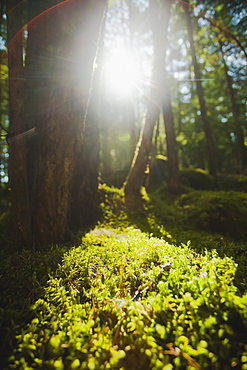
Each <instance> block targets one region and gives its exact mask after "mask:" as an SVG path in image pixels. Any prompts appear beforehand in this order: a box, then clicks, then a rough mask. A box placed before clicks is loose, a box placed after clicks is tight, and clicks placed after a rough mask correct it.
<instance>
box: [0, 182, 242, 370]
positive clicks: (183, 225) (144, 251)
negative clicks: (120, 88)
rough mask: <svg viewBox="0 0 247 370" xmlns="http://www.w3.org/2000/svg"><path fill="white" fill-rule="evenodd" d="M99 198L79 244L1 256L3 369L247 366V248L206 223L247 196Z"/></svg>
mask: <svg viewBox="0 0 247 370" xmlns="http://www.w3.org/2000/svg"><path fill="white" fill-rule="evenodd" d="M101 194H102V210H103V215H104V219H103V220H102V223H101V224H99V225H98V227H97V228H96V229H94V230H92V231H91V232H89V233H87V234H86V235H85V236H83V237H82V239H81V243H80V245H79V246H77V247H63V248H62V247H51V248H50V249H49V248H48V249H46V250H44V251H43V252H41V251H40V252H36V253H35V254H33V253H32V252H31V251H22V252H19V253H13V254H9V255H7V256H4V254H3V252H2V257H3V260H2V261H1V263H0V267H1V274H0V279H1V285H2V287H3V289H2V292H1V295H0V298H1V307H2V308H1V309H0V328H1V334H2V335H1V337H2V340H3V344H1V350H2V351H1V352H2V355H1V356H2V357H1V365H2V369H5V370H7V369H20V370H32V369H40V370H43V369H47V370H49V369H57V370H67V369H68V370H69V369H78V370H79V369H81V370H84V369H85V370H100V369H106V370H107V369H109V370H149V369H150V370H171V369H188V370H192V369H201V370H205V369H210V370H211V369H213V370H214V369H215V370H218V369H220V370H222V369H223V370H224V369H225V370H228V369H231V368H233V369H239V370H240V369H241V370H244V369H247V330H246V329H247V294H246V263H245V260H246V258H245V257H246V244H245V242H244V240H241V238H239V239H238V238H236V239H234V238H231V237H229V235H227V234H225V233H224V230H223V229H222V230H220V231H219V232H217V231H216V232H212V231H210V230H209V231H208V230H207V228H206V227H203V225H202V224H201V223H200V222H199V220H198V219H199V218H200V219H201V220H203V222H204V224H205V222H208V221H207V220H208V219H209V218H210V214H212V216H213V217H216V215H215V214H214V212H216V211H217V209H218V208H219V209H220V210H222V209H224V210H225V212H228V211H227V210H230V216H231V217H233V219H234V217H235V211H236V214H238V217H240V216H241V217H242V218H244V215H245V213H244V212H245V210H244V208H245V207H244V204H245V203H244V202H245V200H246V198H245V195H243V194H239V195H238V196H237V197H236V198H235V200H234V199H233V198H234V197H233V194H229V193H226V194H225V193H223V192H208V191H206V192H200V191H199V192H198V191H191V189H186V188H185V189H184V192H183V194H180V195H176V196H175V195H172V194H169V193H168V192H167V190H166V189H165V188H164V187H162V188H160V189H157V190H156V191H155V192H153V193H151V194H148V193H147V192H146V191H145V189H142V200H141V201H138V203H136V204H135V205H134V206H133V207H131V208H129V209H128V208H127V207H126V205H125V203H124V195H123V191H122V190H121V189H115V188H109V187H108V186H106V185H102V187H101ZM234 202H235V203H234ZM217 207H218V208H217ZM212 209H213V213H212ZM239 210H241V212H242V213H241V212H240V216H239ZM227 214H228V213H227ZM217 217H218V216H217ZM224 217H225V213H223V216H222V220H220V221H221V222H223V223H224V222H225V218H224ZM236 217H237V216H236ZM218 218H219V217H218ZM228 221H229V219H227V222H228ZM244 222H245V221H243V225H244ZM144 231H145V232H144ZM188 240H190V241H188ZM187 241H188V242H187Z"/></svg>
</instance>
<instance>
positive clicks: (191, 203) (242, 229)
mask: <svg viewBox="0 0 247 370" xmlns="http://www.w3.org/2000/svg"><path fill="white" fill-rule="evenodd" d="M178 205H179V206H180V207H181V211H182V213H183V215H184V217H185V218H186V219H187V223H189V224H190V223H191V224H193V225H194V227H195V228H197V229H199V230H207V231H208V232H213V233H221V234H223V235H225V236H229V237H232V238H235V239H237V240H242V239H245V238H246V237H247V194H241V193H237V192H224V191H220V192H213V191H208V192H203V191H197V192H190V193H188V194H184V195H182V196H181V197H180V199H179V201H178Z"/></svg>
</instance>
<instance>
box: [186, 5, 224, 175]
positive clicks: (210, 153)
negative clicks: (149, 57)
mask: <svg viewBox="0 0 247 370" xmlns="http://www.w3.org/2000/svg"><path fill="white" fill-rule="evenodd" d="M182 5H183V7H184V12H185V19H186V25H187V32H188V39H189V43H190V52H191V58H192V64H193V68H194V76H195V80H196V91H197V95H198V99H199V104H200V111H201V119H202V122H203V128H204V133H205V139H206V151H207V162H208V168H209V173H210V174H211V175H212V176H214V177H216V175H217V165H216V157H215V148H214V143H213V135H212V129H211V124H210V121H209V118H208V112H207V105H206V101H205V97H204V91H203V87H202V83H201V72H200V67H199V64H198V62H197V58H196V51H195V46H194V39H193V29H192V23H191V13H190V8H189V5H188V4H182Z"/></svg>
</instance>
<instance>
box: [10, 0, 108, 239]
mask: <svg viewBox="0 0 247 370" xmlns="http://www.w3.org/2000/svg"><path fill="white" fill-rule="evenodd" d="M104 8H105V1H103V0H97V1H94V3H93V4H92V2H91V1H89V0H87V1H83V2H82V1H80V0H71V1H69V2H63V3H62V4H60V5H59V6H55V7H53V8H51V9H50V10H49V11H46V12H44V13H42V14H41V15H39V16H37V17H36V18H34V19H33V20H32V21H30V23H29V24H28V40H27V49H26V65H25V76H26V83H25V104H24V116H25V119H24V120H23V122H25V127H23V128H22V132H26V133H28V132H34V130H35V134H34V135H26V136H24V137H22V138H21V141H22V142H23V146H24V149H25V155H26V160H23V163H25V164H26V172H27V173H26V174H25V173H24V175H23V176H24V180H25V181H26V182H27V194H26V195H25V200H26V204H27V207H28V215H29V219H28V220H26V222H25V228H26V230H27V232H26V233H27V235H23V230H22V228H20V226H19V224H18V223H17V225H16V226H17V229H18V231H19V234H21V236H22V241H23V243H28V242H29V243H30V244H35V245H37V244H42V243H51V242H52V243H53V242H62V241H64V240H65V239H66V238H67V237H68V235H67V233H68V231H69V229H70V228H71V224H73V221H72V220H75V218H76V215H77V225H76V227H77V228H79V227H83V226H85V225H87V224H89V223H90V222H92V221H93V217H97V216H96V212H94V215H93V214H92V210H94V211H95V209H98V197H97V195H96V194H97V184H98V165H99V163H98V157H97V154H94V153H93V154H92V148H93V149H95V152H97V151H98V144H97V143H98V140H99V138H98V131H97V129H96V130H95V127H94V123H95V122H94V117H93V116H92V115H91V114H90V112H92V111H93V110H89V109H88V103H89V99H88V94H89V92H90V88H91V76H92V72H93V68H94V65H95V63H94V62H95V60H94V58H95V55H96V51H97V50H96V49H97V45H98V35H99V31H100V25H101V21H102V18H103V14H104ZM11 91H12V93H13V91H14V88H13V89H12V90H11ZM85 112H87V113H88V114H87V117H86V120H85ZM15 124H16V123H15V121H13V120H12V125H13V129H15V128H16V127H15ZM29 130H32V131H29ZM14 134H15V135H16V134H17V132H15V133H14ZM13 142H17V140H16V141H13ZM19 142H20V141H19ZM17 172H18V163H17V162H16V160H15V163H13V165H12V170H11V173H12V191H13V193H17V194H19V193H22V192H23V186H24V185H21V186H19V183H18V181H17V178H16V177H14V176H15V175H16V173H17ZM15 204H16V208H17V209H19V210H21V204H20V203H19V202H18V201H17V200H16V201H15ZM15 213H16V211H15Z"/></svg>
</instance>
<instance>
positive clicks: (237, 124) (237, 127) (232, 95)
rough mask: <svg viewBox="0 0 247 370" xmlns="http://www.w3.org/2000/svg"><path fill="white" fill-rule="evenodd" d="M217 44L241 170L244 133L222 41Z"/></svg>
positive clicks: (246, 156)
mask: <svg viewBox="0 0 247 370" xmlns="http://www.w3.org/2000/svg"><path fill="white" fill-rule="evenodd" d="M219 44H220V51H221V54H222V62H223V66H224V71H225V77H226V83H227V88H228V92H229V97H230V102H231V106H232V115H233V119H234V123H235V134H236V138H237V157H238V160H239V162H240V165H241V169H242V171H245V170H246V169H247V150H246V147H245V144H244V133H243V129H242V126H241V122H240V119H239V114H238V111H239V108H238V104H237V102H236V98H235V92H234V89H233V86H232V85H233V81H232V78H231V76H230V75H229V74H228V67H227V64H226V61H225V56H224V51H223V45H222V42H219Z"/></svg>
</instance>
